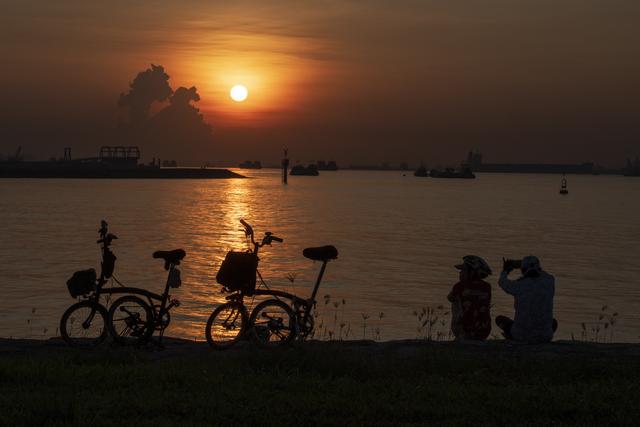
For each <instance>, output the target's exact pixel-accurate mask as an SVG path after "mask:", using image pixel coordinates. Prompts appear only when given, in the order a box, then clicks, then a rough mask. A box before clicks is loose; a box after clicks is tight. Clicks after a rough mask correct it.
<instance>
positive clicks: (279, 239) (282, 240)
mask: <svg viewBox="0 0 640 427" xmlns="http://www.w3.org/2000/svg"><path fill="white" fill-rule="evenodd" d="M271 240H275V241H276V242H280V243H282V242H284V239H281V238H280V237H276V236H271Z"/></svg>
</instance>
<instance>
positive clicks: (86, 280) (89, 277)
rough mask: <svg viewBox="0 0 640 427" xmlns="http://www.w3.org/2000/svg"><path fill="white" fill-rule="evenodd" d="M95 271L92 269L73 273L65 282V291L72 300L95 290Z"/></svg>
mask: <svg viewBox="0 0 640 427" xmlns="http://www.w3.org/2000/svg"><path fill="white" fill-rule="evenodd" d="M96 278H97V276H96V271H95V270H94V269H93V268H90V269H88V270H80V271H76V272H75V273H73V276H71V278H70V279H69V280H67V289H69V294H70V295H71V297H72V298H78V297H79V296H81V295H87V294H89V293H91V292H93V291H95V290H96Z"/></svg>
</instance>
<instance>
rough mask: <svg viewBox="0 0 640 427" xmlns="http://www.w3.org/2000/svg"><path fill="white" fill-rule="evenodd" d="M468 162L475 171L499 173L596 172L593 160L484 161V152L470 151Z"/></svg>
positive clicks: (588, 173) (590, 173)
mask: <svg viewBox="0 0 640 427" xmlns="http://www.w3.org/2000/svg"><path fill="white" fill-rule="evenodd" d="M466 164H467V165H468V166H469V167H470V168H471V169H473V170H474V171H475V172H497V173H552V174H561V173H572V174H584V175H592V174H594V173H596V168H595V165H594V164H593V163H591V162H585V163H580V164H560V163H483V161H482V153H480V152H479V151H476V152H472V151H469V155H468V157H467V161H466Z"/></svg>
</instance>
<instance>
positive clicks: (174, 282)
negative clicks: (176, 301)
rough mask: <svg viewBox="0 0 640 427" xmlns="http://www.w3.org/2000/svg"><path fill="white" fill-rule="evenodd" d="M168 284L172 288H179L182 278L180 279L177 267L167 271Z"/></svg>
mask: <svg viewBox="0 0 640 427" xmlns="http://www.w3.org/2000/svg"><path fill="white" fill-rule="evenodd" d="M168 281H169V286H171V287H172V288H179V287H180V285H182V280H181V279H180V270H178V269H177V268H175V267H174V268H173V270H171V272H170V273H169V280H168Z"/></svg>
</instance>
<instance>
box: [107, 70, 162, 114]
mask: <svg viewBox="0 0 640 427" xmlns="http://www.w3.org/2000/svg"><path fill="white" fill-rule="evenodd" d="M172 93H173V90H172V89H171V86H169V75H168V74H167V73H165V71H164V67H162V66H160V65H153V64H151V68H147V69H146V70H145V71H141V72H140V73H138V75H137V76H136V78H135V79H133V82H131V84H130V85H129V92H127V93H122V94H120V99H119V100H118V106H120V107H129V109H130V119H131V123H141V122H143V121H144V120H146V119H147V117H148V116H149V109H150V108H151V104H152V103H153V102H154V101H157V102H163V101H166V100H167V99H168V98H169V97H170V96H171V94H172Z"/></svg>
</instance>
